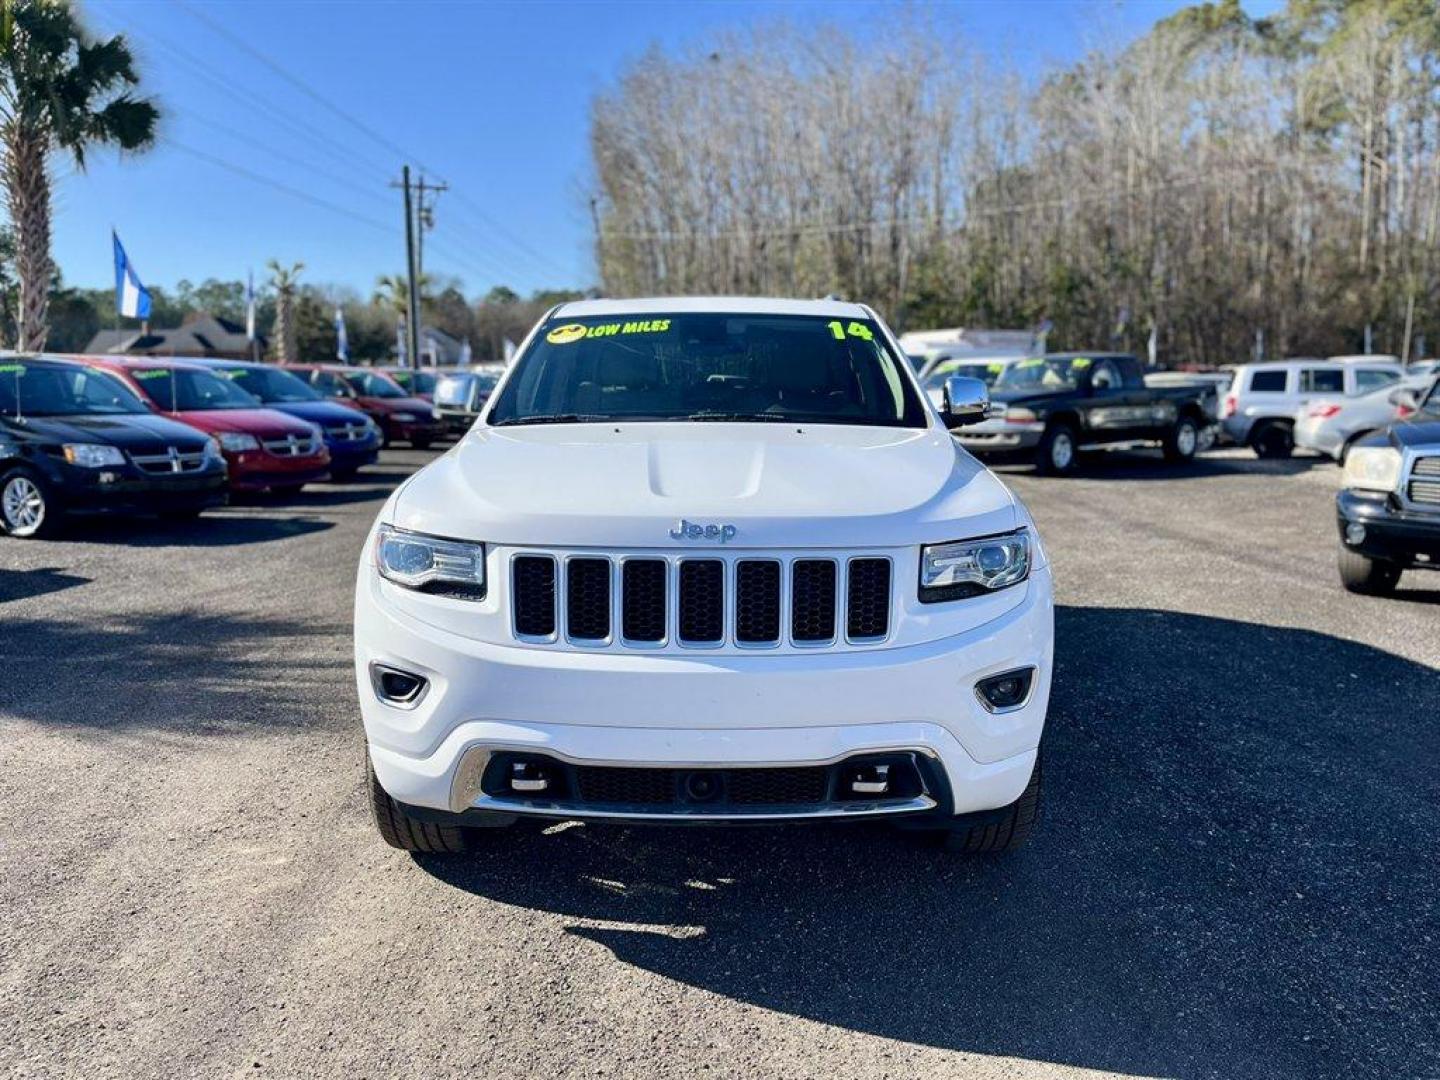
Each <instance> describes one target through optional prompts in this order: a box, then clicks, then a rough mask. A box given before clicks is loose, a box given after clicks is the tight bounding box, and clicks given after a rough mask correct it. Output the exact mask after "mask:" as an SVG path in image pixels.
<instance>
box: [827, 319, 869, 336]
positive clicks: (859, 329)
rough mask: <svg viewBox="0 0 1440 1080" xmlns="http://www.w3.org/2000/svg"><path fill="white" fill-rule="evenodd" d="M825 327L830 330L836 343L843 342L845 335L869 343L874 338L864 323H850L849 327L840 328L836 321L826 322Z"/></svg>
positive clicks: (837, 320)
mask: <svg viewBox="0 0 1440 1080" xmlns="http://www.w3.org/2000/svg"><path fill="white" fill-rule="evenodd" d="M825 325H826V326H828V327H829V328H830V333H831V334H833V335H834V337H835V340H836V341H844V340H845V335H846V334H849V335H850V336H851V337H855V338H859V339H860V340H862V341H869V340H871V339H872V338H873V337H874V336H875V335H874V333H872V332H871V330H870V328H869V327H868V326H866V325H865V324H864V323H858V322H852V323H851V324H850V325H849V326H841V325H840V320H839V319H836V320H835V321H834V322H828V323H826V324H825Z"/></svg>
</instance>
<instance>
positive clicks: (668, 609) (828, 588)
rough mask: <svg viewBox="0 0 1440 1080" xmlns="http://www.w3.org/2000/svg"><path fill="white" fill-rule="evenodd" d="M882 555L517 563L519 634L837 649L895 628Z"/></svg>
mask: <svg viewBox="0 0 1440 1080" xmlns="http://www.w3.org/2000/svg"><path fill="white" fill-rule="evenodd" d="M892 582H893V574H892V573H891V562H890V559H889V558H886V557H880V556H854V557H845V556H844V555H836V556H823V557H822V556H811V555H805V556H797V557H793V558H792V557H757V556H744V555H742V556H736V557H733V558H721V557H717V556H714V555H698V554H697V555H695V556H693V557H692V556H669V555H655V554H634V555H620V554H614V555H608V554H607V555H597V554H592V553H588V552H587V553H583V554H582V553H577V554H574V555H569V556H566V555H552V554H542V553H533V552H524V553H517V554H515V555H513V556H512V557H511V559H510V600H509V603H510V612H511V616H510V617H511V621H512V626H513V629H514V633H515V635H516V637H518V638H520V639H521V640H525V641H529V642H532V643H535V644H558V643H560V642H561V641H562V640H563V641H568V642H569V643H571V644H574V645H578V646H583V647H589V648H595V647H618V648H622V649H664V648H671V647H677V648H686V649H703V648H712V649H713V648H723V647H726V646H732V647H734V648H738V649H763V648H778V647H781V646H787V645H788V646H790V647H793V648H797V649H799V648H825V647H833V646H837V645H839V644H841V643H844V644H849V645H868V644H874V643H877V642H881V641H884V640H885V639H886V638H887V637H888V636H889V633H890V619H891V614H890V613H891V605H892V588H891V586H892Z"/></svg>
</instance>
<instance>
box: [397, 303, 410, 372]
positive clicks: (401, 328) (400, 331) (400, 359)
mask: <svg viewBox="0 0 1440 1080" xmlns="http://www.w3.org/2000/svg"><path fill="white" fill-rule="evenodd" d="M407 336H408V335H407V334H406V333H405V316H403V315H402V316H400V319H399V321H398V322H396V324H395V362H396V363H397V364H399V365H401V366H402V367H408V366H409V364H410V361H409V358H408V357H407V356H406V355H405V354H406V352H408V351H409V350H408V349H406V348H405V339H406V337H407Z"/></svg>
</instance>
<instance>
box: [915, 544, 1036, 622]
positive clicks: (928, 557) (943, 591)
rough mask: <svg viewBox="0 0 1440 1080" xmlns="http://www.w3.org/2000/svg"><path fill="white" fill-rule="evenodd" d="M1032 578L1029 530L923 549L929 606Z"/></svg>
mask: <svg viewBox="0 0 1440 1080" xmlns="http://www.w3.org/2000/svg"><path fill="white" fill-rule="evenodd" d="M1029 576H1030V534H1029V532H1028V531H1027V530H1025V529H1019V530H1017V531H1015V532H1012V533H1005V534H1003V535H1001V536H987V537H983V538H982V539H979V540H960V541H957V542H955V543H953V544H929V545H926V546H925V547H923V548H921V549H920V601H921V603H925V604H934V603H938V602H939V601H941V600H959V599H962V598H963V597H966V596H979V595H980V594H981V593H987V592H994V591H995V590H996V589H1003V588H1005V587H1006V586H1008V585H1015V584H1017V583H1019V582H1021V581H1024V580H1025V579H1026V578H1027V577H1029Z"/></svg>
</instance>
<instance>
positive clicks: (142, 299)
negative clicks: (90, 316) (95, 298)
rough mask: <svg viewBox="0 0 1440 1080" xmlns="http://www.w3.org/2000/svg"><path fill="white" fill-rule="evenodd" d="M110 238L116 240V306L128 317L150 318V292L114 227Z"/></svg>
mask: <svg viewBox="0 0 1440 1080" xmlns="http://www.w3.org/2000/svg"><path fill="white" fill-rule="evenodd" d="M110 239H111V240H113V241H114V242H115V308H116V310H118V311H119V312H120V314H121V315H124V316H126V317H127V318H130V319H148V318H149V317H150V292H149V290H148V289H146V288H145V286H144V285H141V284H140V279H139V277H137V276H136V274H135V267H133V266H131V265H130V260H129V259H128V258H126V256H125V249H124V248H123V247H122V246H121V245H120V237H119V236H118V235H117V234H116V232H115V230H114V229H111V230H110Z"/></svg>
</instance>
